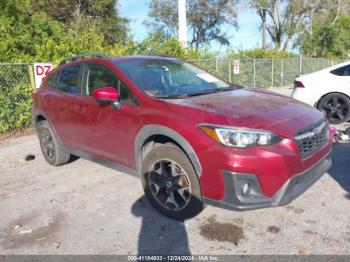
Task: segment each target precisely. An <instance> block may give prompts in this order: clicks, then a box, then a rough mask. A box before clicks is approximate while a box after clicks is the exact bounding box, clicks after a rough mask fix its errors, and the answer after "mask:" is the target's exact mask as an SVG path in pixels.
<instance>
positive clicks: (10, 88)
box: [0, 64, 34, 133]
mask: <svg viewBox="0 0 350 262" xmlns="http://www.w3.org/2000/svg"><path fill="white" fill-rule="evenodd" d="M32 76H33V67H32V65H30V64H0V133H5V132H10V131H13V130H19V129H25V128H28V127H29V126H30V125H31V123H32V115H31V107H32V92H33V87H34V85H33V84H34V82H33V77H32Z"/></svg>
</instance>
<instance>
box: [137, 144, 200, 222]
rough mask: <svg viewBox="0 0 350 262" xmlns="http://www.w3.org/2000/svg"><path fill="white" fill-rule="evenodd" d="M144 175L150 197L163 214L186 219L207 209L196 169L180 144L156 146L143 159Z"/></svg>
mask: <svg viewBox="0 0 350 262" xmlns="http://www.w3.org/2000/svg"><path fill="white" fill-rule="evenodd" d="M141 175H142V177H141V178H142V185H143V188H144V191H145V194H146V197H147V199H148V200H149V202H150V203H151V204H152V206H153V207H154V208H155V209H156V210H158V211H159V212H160V213H162V214H163V215H165V216H167V217H170V218H172V219H176V220H184V219H188V218H191V217H194V216H196V215H197V214H199V213H200V212H201V211H202V210H203V201H202V194H201V189H200V184H199V180H198V177H197V174H196V171H195V170H194V168H193V166H192V164H191V162H190V160H189V159H188V157H187V155H186V154H185V153H184V152H183V151H182V150H181V149H180V148H178V147H176V146H174V145H160V146H156V147H154V148H153V149H152V150H151V151H150V152H149V153H148V154H147V155H146V157H145V158H144V160H143V162H142V168H141Z"/></svg>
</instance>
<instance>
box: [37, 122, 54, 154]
mask: <svg viewBox="0 0 350 262" xmlns="http://www.w3.org/2000/svg"><path fill="white" fill-rule="evenodd" d="M40 141H41V144H42V147H43V153H44V154H45V156H46V157H47V158H48V159H50V160H53V159H54V158H55V144H54V141H53V138H52V135H51V133H50V132H49V130H47V129H44V130H42V132H41V135H40Z"/></svg>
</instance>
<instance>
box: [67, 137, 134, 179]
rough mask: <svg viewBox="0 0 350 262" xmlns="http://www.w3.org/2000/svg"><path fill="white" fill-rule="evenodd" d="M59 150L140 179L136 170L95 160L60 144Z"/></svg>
mask: <svg viewBox="0 0 350 262" xmlns="http://www.w3.org/2000/svg"><path fill="white" fill-rule="evenodd" d="M61 148H62V149H63V151H66V152H67V153H70V154H72V155H75V156H78V157H80V158H83V159H86V160H89V161H92V162H94V163H96V164H100V165H102V166H105V167H108V168H111V169H114V170H117V171H119V172H122V173H125V174H127V175H131V176H134V177H140V176H139V174H138V173H137V171H136V170H133V169H130V168H128V167H125V166H122V165H119V164H116V163H114V162H111V161H108V160H104V159H101V158H97V157H95V156H92V155H90V154H87V153H84V152H80V151H76V150H72V149H70V148H68V147H66V146H63V145H62V144H61Z"/></svg>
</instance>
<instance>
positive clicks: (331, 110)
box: [321, 96, 349, 121]
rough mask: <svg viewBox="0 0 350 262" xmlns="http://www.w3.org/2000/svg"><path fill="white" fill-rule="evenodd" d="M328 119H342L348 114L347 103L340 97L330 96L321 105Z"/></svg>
mask: <svg viewBox="0 0 350 262" xmlns="http://www.w3.org/2000/svg"><path fill="white" fill-rule="evenodd" d="M321 108H322V110H323V111H324V112H325V113H326V116H327V118H328V119H329V120H334V121H342V120H344V118H345V117H346V116H347V115H348V112H349V105H348V104H347V102H346V101H344V100H343V99H342V98H341V97H338V96H332V97H330V98H329V99H328V100H327V101H325V102H324V103H323V104H322V105H321Z"/></svg>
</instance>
